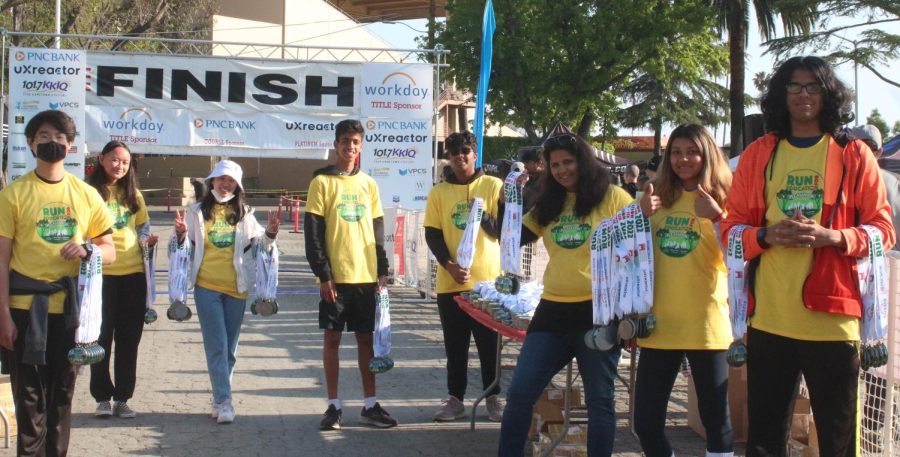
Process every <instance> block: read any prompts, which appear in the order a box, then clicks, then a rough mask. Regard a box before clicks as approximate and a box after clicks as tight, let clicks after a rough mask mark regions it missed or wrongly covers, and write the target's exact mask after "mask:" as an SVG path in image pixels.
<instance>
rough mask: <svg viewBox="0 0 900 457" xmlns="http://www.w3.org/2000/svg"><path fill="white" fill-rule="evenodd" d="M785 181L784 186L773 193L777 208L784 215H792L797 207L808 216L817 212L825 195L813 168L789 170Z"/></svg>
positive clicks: (820, 178)
mask: <svg viewBox="0 0 900 457" xmlns="http://www.w3.org/2000/svg"><path fill="white" fill-rule="evenodd" d="M785 183H786V186H785V188H784V189H781V190H779V191H778V193H777V194H775V199H776V201H777V202H778V208H779V209H781V212H782V213H784V215H785V216H787V217H791V216H793V215H794V211H795V210H796V209H797V208H799V209H800V211H801V212H802V213H803V215H804V216H806V217H808V218H811V217H813V216H815V215H816V214H819V211H821V210H822V201H823V199H824V198H823V197H824V195H825V190H824V189H823V187H822V183H823V179H822V176H821V175H819V174H818V173H816V172H815V171H813V170H791V171H790V172H788V174H787V180H786V181H785Z"/></svg>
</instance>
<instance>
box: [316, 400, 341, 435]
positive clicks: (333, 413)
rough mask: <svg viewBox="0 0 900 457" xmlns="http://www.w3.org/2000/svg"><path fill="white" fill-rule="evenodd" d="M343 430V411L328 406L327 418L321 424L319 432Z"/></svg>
mask: <svg viewBox="0 0 900 457" xmlns="http://www.w3.org/2000/svg"><path fill="white" fill-rule="evenodd" d="M340 429H341V410H339V409H337V408H335V407H334V405H328V410H327V411H325V418H324V419H322V422H319V430H340Z"/></svg>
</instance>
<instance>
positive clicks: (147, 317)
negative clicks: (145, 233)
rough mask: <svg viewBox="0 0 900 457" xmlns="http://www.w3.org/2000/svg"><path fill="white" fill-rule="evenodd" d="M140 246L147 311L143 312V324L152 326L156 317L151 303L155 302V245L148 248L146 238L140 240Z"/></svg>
mask: <svg viewBox="0 0 900 457" xmlns="http://www.w3.org/2000/svg"><path fill="white" fill-rule="evenodd" d="M140 245H141V257H143V259H144V276H145V277H146V280H147V311H145V312H144V323H145V324H152V323H154V322H156V319H157V317H158V316H157V314H156V310H155V309H153V303H154V302H155V301H156V268H155V267H154V266H153V258H154V257H155V255H156V245H153V247H150V246H148V245H147V239H146V238H144V239H141V241H140Z"/></svg>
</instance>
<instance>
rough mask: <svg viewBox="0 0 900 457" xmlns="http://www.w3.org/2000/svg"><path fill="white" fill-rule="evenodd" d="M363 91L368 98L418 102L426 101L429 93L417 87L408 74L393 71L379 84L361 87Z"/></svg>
mask: <svg viewBox="0 0 900 457" xmlns="http://www.w3.org/2000/svg"><path fill="white" fill-rule="evenodd" d="M363 90H364V91H365V93H366V95H369V96H378V97H404V98H417V99H419V100H425V99H427V98H428V94H429V93H430V92H431V89H430V88H428V87H419V85H418V84H417V83H416V80H415V79H414V78H413V77H412V76H411V75H410V74H409V73H406V72H402V71H395V72H393V73H391V74H389V75H387V76H385V77H384V79H383V80H382V81H381V84H379V85H367V86H365V87H363ZM384 108H388V107H387V106H385V107H384Z"/></svg>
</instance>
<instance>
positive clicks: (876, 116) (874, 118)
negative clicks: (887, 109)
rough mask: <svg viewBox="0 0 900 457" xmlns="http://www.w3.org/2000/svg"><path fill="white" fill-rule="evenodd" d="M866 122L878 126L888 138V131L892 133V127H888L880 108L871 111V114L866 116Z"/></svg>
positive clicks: (882, 134) (884, 136)
mask: <svg viewBox="0 0 900 457" xmlns="http://www.w3.org/2000/svg"><path fill="white" fill-rule="evenodd" d="M866 124H871V125H874V126H875V127H877V128H878V131H879V132H881V136H882V137H883V138H887V135H888V133H890V131H891V129H889V128H888V123H887V122H885V120H884V118H883V117H881V113H880V112H879V111H878V108H875V109H873V110H872V112H871V113H869V116H868V117H867V118H866Z"/></svg>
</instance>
